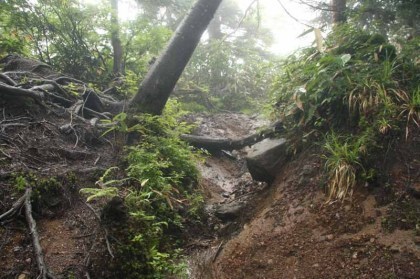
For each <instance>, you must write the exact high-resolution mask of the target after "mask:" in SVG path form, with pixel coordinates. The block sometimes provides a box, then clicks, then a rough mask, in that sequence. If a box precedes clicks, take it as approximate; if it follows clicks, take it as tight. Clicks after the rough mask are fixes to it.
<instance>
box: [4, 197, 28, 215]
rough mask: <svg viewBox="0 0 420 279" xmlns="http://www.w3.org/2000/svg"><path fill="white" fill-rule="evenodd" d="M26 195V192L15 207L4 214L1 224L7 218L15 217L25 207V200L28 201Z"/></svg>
mask: <svg viewBox="0 0 420 279" xmlns="http://www.w3.org/2000/svg"><path fill="white" fill-rule="evenodd" d="M26 195H27V193H26V192H25V194H23V196H21V197H20V198H19V199H18V200H17V201H16V202H15V203H14V204H13V205H12V207H11V208H10V209H9V210H8V211H6V212H5V213H3V214H2V215H0V222H1V221H3V220H5V219H6V218H10V217H13V216H14V215H15V214H16V213H17V212H18V211H19V210H20V209H21V208H22V206H23V204H24V202H25V199H26Z"/></svg>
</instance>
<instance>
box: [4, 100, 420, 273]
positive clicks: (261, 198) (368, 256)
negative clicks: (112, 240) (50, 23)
mask: <svg viewBox="0 0 420 279" xmlns="http://www.w3.org/2000/svg"><path fill="white" fill-rule="evenodd" d="M9 109H10V110H9ZM9 109H7V110H6V111H4V112H3V115H4V119H3V126H4V133H3V134H2V136H3V138H4V144H3V145H2V146H3V149H2V152H3V153H4V154H3V155H4V156H3V157H2V161H4V162H5V164H3V165H2V169H1V173H0V184H1V188H0V194H1V197H2V201H1V206H2V207H1V212H4V211H5V209H6V208H9V207H10V205H11V204H12V203H13V202H14V201H15V200H16V198H17V197H18V195H17V194H16V187H17V185H16V181H17V177H16V174H19V173H20V172H22V173H23V172H27V171H29V170H33V171H34V173H35V171H36V173H38V175H37V176H34V177H33V179H32V180H31V181H28V182H29V183H33V185H34V186H33V187H34V189H39V191H40V192H39V193H40V195H39V197H38V199H42V189H43V188H51V189H53V191H49V193H50V194H49V196H48V197H47V199H46V200H47V201H48V202H46V200H43V201H36V200H34V201H33V204H34V209H35V217H36V219H37V220H38V221H37V225H38V230H39V234H40V242H41V246H42V247H43V249H44V254H45V261H46V263H47V265H48V266H49V268H50V269H51V271H52V272H53V273H54V274H57V275H60V278H68V277H71V276H76V278H79V277H80V278H83V276H85V274H87V273H86V272H87V271H88V268H87V267H88V266H90V269H89V271H90V274H91V276H92V275H94V277H92V278H101V277H106V276H105V275H106V274H103V272H104V269H103V266H101V263H103V262H107V261H108V262H111V263H112V260H111V258H112V255H111V253H112V246H111V249H109V248H107V246H106V239H107V237H106V236H107V232H106V230H104V227H103V226H102V225H101V223H100V222H99V218H98V214H99V210H98V209H99V208H101V207H102V206H103V204H101V203H97V202H94V203H93V204H92V205H91V206H89V205H88V204H87V203H86V202H85V198H84V197H81V196H80V195H79V193H78V189H80V188H82V187H88V186H90V187H91V186H92V185H93V184H94V183H95V182H96V181H97V179H98V176H100V175H102V174H103V171H104V170H105V169H106V168H107V167H109V166H112V165H114V164H115V163H116V162H117V161H118V160H119V157H118V156H119V154H120V152H119V150H116V149H115V146H113V145H110V144H109V143H107V142H101V140H100V138H99V137H97V136H95V134H94V133H93V134H83V135H82V132H86V131H89V129H82V126H83V124H82V123H77V125H76V126H75V127H78V130H77V134H76V133H75V131H73V133H70V134H69V135H68V134H65V133H62V131H60V127H62V126H63V125H66V124H68V121H69V119H68V117H67V116H64V115H62V116H59V115H60V114H59V111H56V112H55V113H52V114H42V113H36V114H31V113H30V112H28V111H23V110H22V109H19V106H18V107H9ZM22 117H26V118H22ZM189 118H190V119H189V121H192V122H197V123H199V125H198V127H197V129H196V131H195V134H199V135H206V136H212V137H229V138H239V137H243V136H246V135H249V134H250V133H253V132H255V131H256V130H257V129H258V128H260V127H262V126H264V125H267V124H268V123H267V122H266V121H264V120H261V119H259V118H257V117H248V116H245V115H242V114H217V115H194V116H190V117H189ZM13 123H15V124H16V123H17V124H19V125H16V126H14V125H12V124H13ZM76 135H79V138H77V137H76ZM6 136H7V137H6ZM11 139H14V144H10V143H9V142H8V140H9V141H11ZM76 143H77V144H76ZM248 151H249V147H247V148H244V149H243V150H239V151H233V152H231V153H229V152H221V153H217V154H211V155H208V156H207V157H206V159H205V161H203V162H202V163H201V164H200V165H199V169H200V172H201V181H200V187H201V189H203V191H204V194H205V199H206V212H207V214H208V218H207V220H206V222H205V223H203V224H202V225H203V227H204V228H197V231H199V232H200V233H199V234H196V235H193V236H192V237H190V239H189V240H190V243H188V245H187V247H186V250H187V251H188V252H189V255H190V256H189V267H190V269H189V272H190V278H200V279H207V278H209V279H212V278H217V279H223V278H226V279H237V278H250V279H251V278H252V279H253V278H268V279H278V278H285V279H286V278H418V274H420V266H419V265H418V262H419V260H420V250H419V244H420V238H419V235H418V228H417V234H416V232H415V230H413V229H412V227H413V220H416V218H417V217H416V216H418V214H419V213H420V212H419V208H420V207H419V200H418V199H415V198H414V197H412V196H410V195H407V193H406V191H404V190H405V187H406V185H407V184H410V185H413V187H419V169H420V168H419V162H418V159H417V158H418V156H417V155H418V150H407V149H404V148H403V147H402V148H401V152H400V153H399V154H391V155H389V156H394V160H393V161H392V162H393V163H392V164H391V165H388V166H384V167H386V168H387V169H389V173H390V177H389V183H390V184H391V185H393V186H394V189H395V191H394V192H392V193H390V192H389V191H390V189H388V188H387V189H384V188H383V187H375V186H374V185H366V186H367V187H359V188H357V189H356V191H355V193H354V196H353V199H352V201H348V202H345V203H344V204H341V203H332V204H326V203H325V201H326V196H325V194H324V192H323V190H322V187H321V186H322V185H323V184H324V182H323V179H325V178H324V177H323V172H322V169H323V162H322V160H321V158H320V156H319V149H318V147H312V148H309V149H307V150H304V151H302V152H300V153H298V154H297V155H296V156H294V157H293V158H292V159H291V160H290V161H289V162H287V164H286V165H285V166H284V167H282V168H280V169H278V174H277V177H276V180H275V181H274V182H273V183H272V184H271V185H268V184H266V183H261V182H256V181H253V180H252V178H251V176H250V174H249V173H248V172H247V169H246V165H245V162H244V156H245V155H246V153H247V152H248ZM6 155H7V156H6ZM42 173H44V174H45V176H44V177H43V176H42V175H40V174H42ZM51 178H54V179H51ZM55 188H56V189H57V191H55V190H54V189H55ZM72 189H73V190H74V191H72ZM45 202H46V203H45ZM92 209H94V210H92ZM95 209H96V210H97V211H95ZM94 211H95V212H94ZM41 216H42V217H41ZM37 217H40V218H37ZM414 222H415V221H414ZM414 227H415V224H414ZM0 232H1V235H2V239H1V240H0V241H1V242H0V248H1V259H0V262H1V264H0V274H1V277H0V278H17V277H19V278H32V277H31V275H33V274H37V267H36V263H35V260H34V258H33V256H32V255H33V251H32V242H31V238H30V235H29V234H28V233H27V231H26V224H25V221H24V220H23V218H15V219H14V220H11V221H7V222H5V223H4V224H3V226H1V227H0ZM78 276H79V277H78Z"/></svg>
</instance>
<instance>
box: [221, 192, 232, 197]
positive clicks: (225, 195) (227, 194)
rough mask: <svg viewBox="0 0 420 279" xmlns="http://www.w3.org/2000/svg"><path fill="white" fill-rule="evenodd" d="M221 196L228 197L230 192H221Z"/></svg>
mask: <svg viewBox="0 0 420 279" xmlns="http://www.w3.org/2000/svg"><path fill="white" fill-rule="evenodd" d="M222 197H224V198H229V197H230V194H229V193H228V192H224V193H223V194H222Z"/></svg>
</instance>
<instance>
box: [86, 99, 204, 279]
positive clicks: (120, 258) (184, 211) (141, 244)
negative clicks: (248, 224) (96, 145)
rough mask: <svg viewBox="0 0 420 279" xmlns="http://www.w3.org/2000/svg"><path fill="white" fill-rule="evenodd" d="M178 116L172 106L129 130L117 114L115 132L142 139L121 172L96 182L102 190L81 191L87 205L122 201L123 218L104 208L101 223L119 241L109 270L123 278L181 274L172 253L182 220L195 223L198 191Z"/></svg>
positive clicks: (145, 117) (176, 253) (182, 267)
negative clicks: (180, 136)
mask: <svg viewBox="0 0 420 279" xmlns="http://www.w3.org/2000/svg"><path fill="white" fill-rule="evenodd" d="M180 114H182V111H180V110H179V105H177V103H176V102H175V103H174V102H171V103H170V104H169V105H168V106H167V108H166V110H165V113H164V114H163V115H162V116H151V115H141V116H139V117H138V124H136V125H135V126H133V127H127V124H126V123H125V117H123V116H122V115H119V116H117V117H116V118H115V119H119V124H118V127H116V128H115V129H114V132H116V133H118V134H119V135H121V134H122V135H126V133H127V132H128V131H131V132H133V131H134V132H136V133H137V136H140V137H141V140H140V142H139V143H138V144H137V145H133V146H130V147H127V150H126V154H127V155H126V162H125V164H126V167H125V169H124V170H123V171H122V172H121V171H117V169H118V168H116V167H113V168H110V169H109V170H108V171H107V172H106V173H105V174H104V175H103V176H102V178H101V179H100V180H99V181H98V184H99V185H101V186H102V187H101V188H99V189H94V188H85V189H82V190H81V192H82V193H85V194H88V195H89V197H88V200H89V201H90V200H95V199H107V200H110V199H111V201H110V204H112V203H113V202H115V199H116V198H117V197H118V198H117V200H118V199H120V198H121V199H122V200H123V204H124V207H125V208H126V211H127V215H125V214H124V213H121V212H120V213H118V212H117V213H116V211H115V209H110V210H107V209H106V208H107V207H105V208H104V211H103V212H104V213H105V216H104V215H103V217H104V218H103V219H104V220H105V222H108V223H109V224H110V225H112V228H113V229H112V232H113V236H114V237H116V238H117V239H118V241H117V243H115V246H116V247H117V257H116V260H114V261H113V262H112V266H111V269H112V270H113V272H114V273H115V274H119V275H120V276H122V275H123V277H124V278H140V277H141V278H167V277H168V276H174V275H176V276H177V277H176V278H182V276H185V272H186V270H185V263H184V262H183V261H182V258H181V254H180V250H179V249H177V248H179V246H180V244H181V240H180V238H179V233H180V232H181V229H183V226H184V224H186V223H187V222H189V223H191V222H199V221H200V218H201V215H200V212H201V210H202V197H201V194H200V192H199V191H198V190H197V176H198V172H197V169H196V167H195V162H196V160H197V159H198V157H197V155H194V154H193V153H192V151H191V148H190V147H189V146H188V145H187V144H186V143H185V142H182V141H181V140H180V139H179V134H180V133H185V132H187V131H188V130H189V128H190V127H189V126H187V125H186V124H184V123H182V122H179V121H178V120H177V119H178V118H179V116H180ZM118 177H121V178H118ZM121 222H122V223H121ZM118 224H119V225H118ZM176 239H178V240H176Z"/></svg>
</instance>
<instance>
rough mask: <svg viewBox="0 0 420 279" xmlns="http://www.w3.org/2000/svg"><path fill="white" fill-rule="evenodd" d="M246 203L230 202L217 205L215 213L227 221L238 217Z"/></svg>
mask: <svg viewBox="0 0 420 279" xmlns="http://www.w3.org/2000/svg"><path fill="white" fill-rule="evenodd" d="M244 208H245V204H244V203H242V202H237V201H235V202H230V203H223V204H219V205H216V207H215V211H214V214H215V215H216V217H217V218H219V219H220V220H222V221H224V222H226V221H231V220H233V219H235V218H238V217H239V216H240V215H241V212H242V211H243V210H244Z"/></svg>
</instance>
